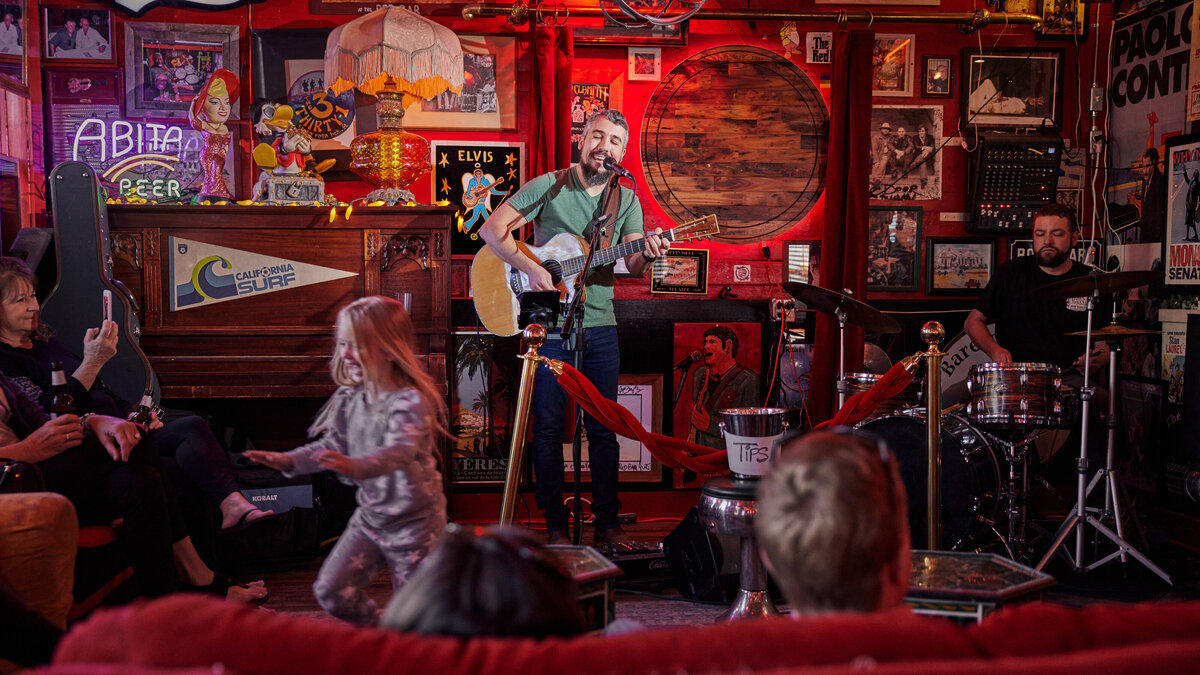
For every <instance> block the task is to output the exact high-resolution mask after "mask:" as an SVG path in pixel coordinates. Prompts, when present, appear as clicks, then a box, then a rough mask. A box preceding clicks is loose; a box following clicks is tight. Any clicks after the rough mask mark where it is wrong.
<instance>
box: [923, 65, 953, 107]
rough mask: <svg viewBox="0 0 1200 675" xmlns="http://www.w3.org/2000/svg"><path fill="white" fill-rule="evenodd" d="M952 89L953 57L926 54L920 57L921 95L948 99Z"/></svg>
mask: <svg viewBox="0 0 1200 675" xmlns="http://www.w3.org/2000/svg"><path fill="white" fill-rule="evenodd" d="M953 87H954V57H952V56H940V55H939V56H935V55H933V54H926V55H925V56H922V57H921V95H922V96H928V97H931V98H950V96H951V93H950V92H951V91H952V89H953Z"/></svg>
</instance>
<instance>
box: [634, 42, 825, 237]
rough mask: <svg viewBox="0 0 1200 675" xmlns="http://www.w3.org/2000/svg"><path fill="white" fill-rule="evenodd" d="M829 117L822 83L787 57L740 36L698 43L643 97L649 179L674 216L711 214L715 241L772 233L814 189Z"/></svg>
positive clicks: (821, 170)
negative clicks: (718, 43)
mask: <svg viewBox="0 0 1200 675" xmlns="http://www.w3.org/2000/svg"><path fill="white" fill-rule="evenodd" d="M828 118H829V115H828V112H827V110H826V108H825V100H824V99H823V98H822V96H821V93H820V91H819V90H818V89H817V87H816V86H815V85H814V84H813V83H812V80H810V79H809V78H808V76H807V75H806V74H805V73H804V71H802V70H800V69H799V68H797V67H796V66H795V65H794V64H793V63H792V62H790V61H788V60H787V59H784V58H782V57H780V56H779V55H777V54H775V53H773V52H769V51H767V50H765V49H761V48H758V47H751V46H745V45H732V46H725V47H716V48H713V49H709V50H706V51H703V52H700V53H699V54H696V55H694V56H692V57H691V58H688V59H687V60H685V61H683V62H682V63H680V64H679V65H678V66H676V67H675V68H674V69H673V70H672V71H671V72H670V73H669V74H668V75H667V76H666V77H664V78H663V80H662V82H661V83H660V84H659V86H658V89H656V90H655V92H654V95H653V97H652V98H651V100H650V104H649V105H648V106H647V109H646V121H645V125H644V129H643V132H642V164H643V166H644V167H645V170H646V178H647V181H648V183H649V185H650V189H651V191H652V192H654V195H655V197H656V198H657V199H658V203H659V205H660V206H662V207H663V209H665V210H666V211H667V212H668V213H670V214H671V215H672V216H673V217H674V219H675V220H676V221H677V222H683V221H685V220H690V219H692V218H696V217H698V216H702V215H705V214H708V213H716V214H717V219H718V221H719V222H720V224H721V234H720V235H718V236H716V237H714V239H716V240H718V241H724V242H728V243H735V244H748V243H753V242H758V241H764V240H767V239H771V238H772V237H775V236H778V235H780V234H782V233H783V232H785V231H786V230H788V229H790V228H791V227H792V226H794V225H795V224H796V223H797V222H798V221H799V220H800V219H801V218H803V217H804V215H805V214H806V213H808V211H809V210H810V209H811V208H812V207H813V205H814V204H815V203H816V201H817V199H818V198H819V197H820V196H821V192H822V191H823V189H824V184H825V162H826V152H827V147H828V143H829V120H828Z"/></svg>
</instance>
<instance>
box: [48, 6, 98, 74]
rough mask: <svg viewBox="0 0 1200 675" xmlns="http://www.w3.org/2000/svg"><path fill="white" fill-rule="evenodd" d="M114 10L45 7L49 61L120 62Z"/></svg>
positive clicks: (94, 7)
mask: <svg viewBox="0 0 1200 675" xmlns="http://www.w3.org/2000/svg"><path fill="white" fill-rule="evenodd" d="M112 23H113V16H112V12H110V11H109V10H107V9H105V8H103V7H100V6H91V7H83V6H71V5H66V6H60V5H43V6H42V39H43V40H44V45H43V49H44V51H43V52H42V53H43V54H45V59H46V62H47V63H57V62H64V61H83V62H88V63H97V64H101V65H103V64H110V63H116V56H115V55H114V54H113V46H112V43H113V39H112Z"/></svg>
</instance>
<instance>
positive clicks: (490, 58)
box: [404, 35, 517, 131]
mask: <svg viewBox="0 0 1200 675" xmlns="http://www.w3.org/2000/svg"><path fill="white" fill-rule="evenodd" d="M458 40H459V42H461V43H462V49H463V67H464V68H465V69H467V70H471V69H473V68H474V69H476V70H477V71H478V72H477V73H475V76H474V77H473V78H472V81H473V82H476V83H477V84H475V85H473V86H471V87H468V86H467V85H463V90H462V92H461V93H460V94H458V95H455V94H452V93H449V92H447V93H445V94H442V95H440V96H438V97H437V98H435V99H434V100H432V101H417V102H415V103H413V104H411V105H409V106H408V107H407V108H405V109H404V128H406V129H454V130H458V131H515V130H516V128H517V38H516V36H513V35H459V36H458Z"/></svg>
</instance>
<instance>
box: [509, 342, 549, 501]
mask: <svg viewBox="0 0 1200 675" xmlns="http://www.w3.org/2000/svg"><path fill="white" fill-rule="evenodd" d="M521 339H522V340H523V341H524V343H525V348H526V351H525V353H524V354H522V355H521V358H522V359H525V363H523V364H522V365H521V384H520V388H519V389H518V390H517V414H516V419H514V420H513V431H512V442H511V443H509V446H508V472H507V473H506V474H505V475H504V501H503V503H501V505H500V524H501V525H512V522H513V516H514V515H515V513H516V509H517V492H518V490H519V489H520V486H521V459H522V458H523V457H524V456H525V434H526V433H527V432H528V430H529V407H530V402H531V401H532V400H533V376H534V375H536V374H537V367H538V363H540V362H541V359H542V358H543V357H541V356H538V353H537V350H538V348H539V347H541V346H542V345H543V344H545V343H546V329H545V328H542V327H541V326H539V325H538V324H536V323H531V324H529V325H528V326H526V327H525V330H524V331H523V332H522V333H521Z"/></svg>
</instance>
